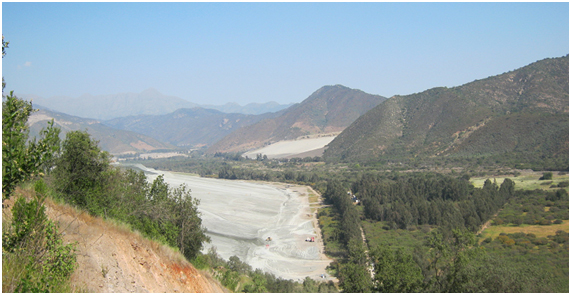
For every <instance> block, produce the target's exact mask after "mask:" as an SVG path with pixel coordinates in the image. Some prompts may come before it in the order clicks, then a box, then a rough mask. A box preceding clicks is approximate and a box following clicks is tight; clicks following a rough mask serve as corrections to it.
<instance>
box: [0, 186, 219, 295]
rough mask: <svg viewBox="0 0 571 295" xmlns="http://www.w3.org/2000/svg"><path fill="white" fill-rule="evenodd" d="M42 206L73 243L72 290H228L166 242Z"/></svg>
mask: <svg viewBox="0 0 571 295" xmlns="http://www.w3.org/2000/svg"><path fill="white" fill-rule="evenodd" d="M15 195H18V192H17V193H16V194H15ZM45 205H46V208H47V210H46V213H47V214H48V216H49V217H50V219H52V220H54V221H56V222H57V223H58V224H59V226H60V231H61V232H62V233H63V237H64V240H65V242H68V243H74V242H75V243H77V244H76V249H77V251H76V254H77V262H78V267H77V269H76V271H75V272H74V274H73V275H72V286H73V287H74V289H75V290H76V291H85V292H90V293H100V292H102V293H133V292H135V293H146V292H151V293H164V292H166V293H176V292H180V293H195V292H207V293H219V292H227V290H226V289H225V288H224V287H223V286H222V285H221V284H220V283H219V282H217V281H216V280H214V279H213V278H212V277H211V276H210V274H208V273H206V272H204V271H200V270H197V269H196V268H194V267H193V266H192V265H191V264H190V263H188V262H187V261H186V260H184V258H183V256H182V255H181V254H180V253H178V252H176V251H175V250H173V249H171V248H169V247H167V246H164V245H161V244H159V243H157V242H154V241H150V240H147V239H144V238H142V237H141V236H140V235H139V234H137V233H133V232H131V231H129V230H127V229H124V228H122V227H121V226H118V225H113V224H111V223H108V222H105V221H104V220H103V219H102V218H95V217H92V216H90V215H89V214H87V213H84V212H79V211H78V210H76V209H74V208H72V207H70V206H68V205H61V204H55V203H54V202H52V201H51V200H47V201H46V203H45ZM10 208H11V206H10ZM5 210H6V209H5Z"/></svg>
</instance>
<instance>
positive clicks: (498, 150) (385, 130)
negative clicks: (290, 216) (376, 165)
mask: <svg viewBox="0 0 571 295" xmlns="http://www.w3.org/2000/svg"><path fill="white" fill-rule="evenodd" d="M568 146H569V56H565V57H561V58H552V59H545V60H541V61H538V62H535V63H533V64H531V65H528V66H526V67H523V68H520V69H517V70H514V71H511V72H508V73H504V74H501V75H498V76H493V77H489V78H486V79H482V80H477V81H474V82H471V83H468V84H465V85H462V86H458V87H454V88H446V87H440V88H433V89H430V90H426V91H424V92H421V93H415V94H411V95H407V96H393V97H391V98H390V99H388V100H386V101H385V102H383V103H382V104H380V105H379V106H377V107H376V108H374V109H372V110H371V111H369V112H367V113H366V114H365V115H363V116H362V117H360V118H359V119H358V120H356V121H355V122H354V123H353V124H352V125H351V126H349V127H348V128H347V129H345V130H344V131H343V132H342V133H341V134H340V135H339V136H338V137H337V138H336V139H335V140H334V141H333V142H331V143H330V144H329V147H328V149H327V150H326V151H325V154H324V157H325V158H326V159H327V160H328V161H359V162H376V161H387V160H388V161H391V160H399V161H406V160H411V159H416V160H418V159H429V158H447V159H455V158H489V157H494V158H495V159H496V160H498V161H500V162H501V161H504V162H506V163H512V164H522V163H515V162H514V161H516V162H518V161H519V162H522V161H523V162H525V163H539V164H541V163H549V164H548V166H549V167H544V168H552V169H565V168H566V167H567V166H568V164H566V163H568V158H569V156H568V150H569V148H568Z"/></svg>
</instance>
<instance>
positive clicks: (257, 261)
mask: <svg viewBox="0 0 571 295" xmlns="http://www.w3.org/2000/svg"><path fill="white" fill-rule="evenodd" d="M136 168H138V169H141V170H143V171H145V173H146V175H147V177H148V179H149V181H153V180H154V179H155V178H156V177H157V176H158V175H161V174H162V175H164V179H165V181H166V182H167V183H168V184H169V185H170V186H171V187H177V186H179V185H181V184H183V183H185V184H186V185H187V186H188V187H189V188H190V189H191V191H192V197H193V198H197V199H199V200H200V205H199V206H198V209H199V210H200V212H202V221H203V224H204V226H205V227H206V228H207V234H208V236H210V237H211V239H212V242H211V243H210V244H208V245H206V246H205V249H209V248H210V247H212V246H214V247H216V251H217V252H218V254H220V256H222V257H223V258H224V259H228V258H229V257H230V256H233V255H236V256H238V257H239V258H240V260H242V261H245V262H246V263H248V264H249V265H251V266H252V267H253V268H254V269H256V268H259V269H262V270H264V271H267V272H271V273H273V274H275V275H276V276H278V277H282V278H285V279H294V280H298V279H300V280H303V279H304V278H305V277H307V276H309V277H311V278H312V279H315V280H322V279H321V277H320V276H321V274H325V268H326V267H327V265H329V263H330V262H331V260H330V259H328V258H327V257H325V255H323V254H322V253H321V252H322V249H323V243H322V241H321V237H320V235H319V234H318V233H319V228H316V227H317V222H316V220H315V216H314V215H313V214H312V213H311V211H310V208H309V201H308V192H309V191H308V190H309V188H307V187H302V186H290V185H286V184H269V183H259V182H246V181H239V180H222V179H211V178H202V177H197V176H190V175H186V174H181V173H172V172H168V171H158V170H154V169H150V168H146V167H144V166H142V165H136ZM268 237H271V241H266V239H267V238H268ZM311 237H314V238H315V240H316V242H314V243H311V242H305V239H306V238H311ZM326 279H331V278H329V277H327V278H326Z"/></svg>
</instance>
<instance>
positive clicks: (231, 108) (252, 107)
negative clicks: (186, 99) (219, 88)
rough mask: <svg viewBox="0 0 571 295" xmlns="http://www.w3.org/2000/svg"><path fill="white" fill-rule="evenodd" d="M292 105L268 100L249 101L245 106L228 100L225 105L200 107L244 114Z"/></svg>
mask: <svg viewBox="0 0 571 295" xmlns="http://www.w3.org/2000/svg"><path fill="white" fill-rule="evenodd" d="M292 105H294V104H293V103H290V104H279V103H277V102H275V101H270V102H266V103H249V104H247V105H245V106H241V105H239V104H237V103H234V102H229V103H227V104H225V105H210V104H204V105H201V107H203V108H206V109H213V110H217V111H221V112H223V113H228V114H232V113H234V114H246V115H261V114H264V113H275V112H279V111H281V110H283V109H287V108H289V107H290V106H292Z"/></svg>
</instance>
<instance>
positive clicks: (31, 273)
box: [2, 180, 76, 292]
mask: <svg viewBox="0 0 571 295" xmlns="http://www.w3.org/2000/svg"><path fill="white" fill-rule="evenodd" d="M35 187H36V192H37V195H36V197H35V198H34V199H32V200H31V201H30V202H28V201H26V199H25V198H23V197H21V198H19V199H18V200H17V201H16V202H15V204H14V207H13V208H12V223H11V224H10V226H9V227H7V228H4V227H3V231H2V254H3V263H2V271H3V275H2V291H3V292H69V291H70V286H69V278H70V276H71V274H72V273H73V271H74V269H75V267H76V257H75V253H74V251H75V248H74V245H73V244H67V245H66V244H64V242H63V239H62V237H61V234H60V233H59V231H58V229H57V226H56V225H55V224H54V223H53V222H52V221H50V220H48V218H47V216H46V214H45V207H44V205H43V198H44V196H43V192H45V183H44V182H43V181H42V180H40V181H38V182H36V185H35Z"/></svg>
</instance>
